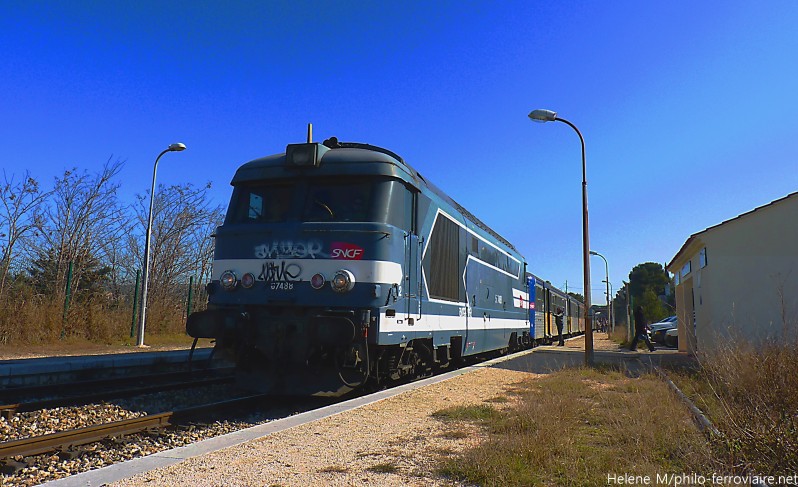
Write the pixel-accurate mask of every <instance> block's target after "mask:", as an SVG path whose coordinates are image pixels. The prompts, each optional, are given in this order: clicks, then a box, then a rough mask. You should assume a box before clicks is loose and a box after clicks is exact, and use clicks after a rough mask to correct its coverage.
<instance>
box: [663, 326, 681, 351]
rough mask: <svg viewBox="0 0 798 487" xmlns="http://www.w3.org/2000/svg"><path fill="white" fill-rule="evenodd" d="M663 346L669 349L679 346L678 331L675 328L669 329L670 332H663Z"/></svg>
mask: <svg viewBox="0 0 798 487" xmlns="http://www.w3.org/2000/svg"><path fill="white" fill-rule="evenodd" d="M665 345H667V346H669V347H674V348H676V347H678V346H679V330H678V329H676V328H671V329H670V330H668V331H666V332H665Z"/></svg>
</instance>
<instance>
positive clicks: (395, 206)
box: [226, 178, 412, 228]
mask: <svg viewBox="0 0 798 487" xmlns="http://www.w3.org/2000/svg"><path fill="white" fill-rule="evenodd" d="M411 201H412V200H411V195H410V192H409V191H408V190H407V188H406V187H405V186H404V184H402V183H401V182H399V181H396V180H389V179H373V178H369V179H357V178H347V179H323V180H322V179H307V180H290V181H277V182H274V181H268V182H259V183H255V184H250V185H242V186H237V187H236V188H235V190H234V191H233V197H232V200H231V202H230V209H229V210H228V213H227V221H226V223H280V222H288V221H302V222H380V223H390V224H393V225H396V226H398V227H402V228H407V226H408V225H409V216H410V206H409V205H410V202H411Z"/></svg>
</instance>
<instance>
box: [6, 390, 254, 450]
mask: <svg viewBox="0 0 798 487" xmlns="http://www.w3.org/2000/svg"><path fill="white" fill-rule="evenodd" d="M267 397H269V396H267V395H265V394H258V395H255V396H246V397H241V398H236V399H229V400H227V401H221V402H215V403H211V404H203V405H200V406H193V407H190V408H185V409H180V410H176V411H170V412H165V413H159V414H151V415H147V416H141V417H139V418H132V419H125V420H122V421H114V422H111V423H105V424H100V425H95V426H88V427H86V428H77V429H73V430H68V431H61V432H58V433H50V434H47V435H41V436H32V437H29V438H22V439H19V440H12V441H7V442H4V443H0V460H4V459H8V458H11V457H15V456H23V457H29V456H34V455H41V454H42V453H48V452H52V451H59V450H60V451H67V450H69V449H71V448H72V447H75V446H79V445H85V444H88V443H95V442H98V441H102V440H104V439H106V438H113V437H117V436H122V435H129V434H133V433H140V432H143V431H148V430H155V429H162V428H166V427H169V426H173V425H176V424H180V423H183V422H185V421H188V420H189V419H191V418H195V417H197V416H199V415H201V414H208V413H211V412H214V411H219V410H228V409H230V408H237V407H245V406H248V405H251V404H253V403H257V402H259V401H261V400H263V399H265V398H267Z"/></svg>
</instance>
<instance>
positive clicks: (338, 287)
mask: <svg viewBox="0 0 798 487" xmlns="http://www.w3.org/2000/svg"><path fill="white" fill-rule="evenodd" d="M354 286H355V276H354V274H352V273H351V272H349V271H348V270H346V269H341V270H340V271H336V272H335V275H334V276H333V278H332V279H330V287H332V289H333V291H335V292H337V293H345V292H347V291H351V290H352V288H353V287H354Z"/></svg>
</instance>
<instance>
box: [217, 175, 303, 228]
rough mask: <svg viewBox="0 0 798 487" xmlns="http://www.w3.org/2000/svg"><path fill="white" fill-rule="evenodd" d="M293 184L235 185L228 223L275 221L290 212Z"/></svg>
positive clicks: (283, 219)
mask: <svg viewBox="0 0 798 487" xmlns="http://www.w3.org/2000/svg"><path fill="white" fill-rule="evenodd" d="M293 194H294V185H292V184H268V185H258V186H241V187H237V188H236V189H235V191H234V193H233V198H232V202H231V205H230V211H229V212H228V216H227V221H228V223H247V222H259V223H276V222H282V221H285V220H287V219H288V217H289V215H290V213H291V206H292V199H293Z"/></svg>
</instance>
